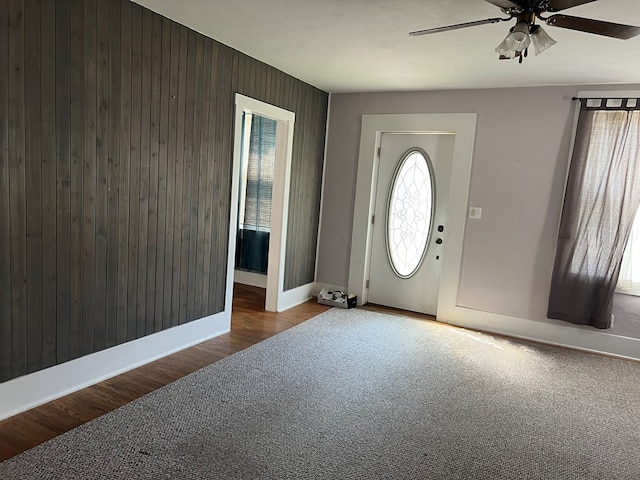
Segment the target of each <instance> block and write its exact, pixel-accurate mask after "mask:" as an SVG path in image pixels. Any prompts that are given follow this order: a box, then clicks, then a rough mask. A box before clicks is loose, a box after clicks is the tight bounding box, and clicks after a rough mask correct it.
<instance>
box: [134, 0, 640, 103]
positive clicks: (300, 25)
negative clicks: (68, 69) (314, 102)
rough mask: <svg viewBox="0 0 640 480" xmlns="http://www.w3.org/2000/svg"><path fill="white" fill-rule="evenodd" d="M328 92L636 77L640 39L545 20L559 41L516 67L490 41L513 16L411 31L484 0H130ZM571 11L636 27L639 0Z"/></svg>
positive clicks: (605, 0)
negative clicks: (442, 30) (465, 25)
mask: <svg viewBox="0 0 640 480" xmlns="http://www.w3.org/2000/svg"><path fill="white" fill-rule="evenodd" d="M136 3H139V4H141V5H143V6H145V7H147V8H149V9H151V10H154V11H156V12H158V13H160V14H162V15H165V16H167V17H169V18H171V19H173V20H176V21H177V22H179V23H182V24H184V25H187V26H189V27H191V28H193V29H194V30H197V31H199V32H201V33H203V34H205V35H207V36H209V37H212V38H214V39H215V40H218V41H219V42H222V43H224V44H226V45H229V46H231V47H233V48H235V49H237V50H240V51H241V52H244V53H246V54H247V55H250V56H252V57H254V58H257V59H259V60H261V61H263V62H265V63H268V64H270V65H273V66H274V67H276V68H279V69H280V70H283V71H285V72H287V73H289V74H290V75H293V76H294V77H297V78H299V79H301V80H304V81H306V82H308V83H310V84H312V85H315V86H317V87H319V88H321V89H323V90H325V91H327V92H334V93H335V92H354V91H357V92H360V91H384V90H441V89H463V88H492V87H515V86H539V85H576V84H600V83H605V84H606V83H640V36H639V37H635V38H633V39H631V40H617V39H610V38H607V37H601V36H597V35H591V34H586V33H580V32H574V31H570V30H565V29H561V28H553V27H545V30H546V31H547V32H548V33H549V34H550V35H551V36H552V37H553V38H554V39H555V40H557V42H558V43H557V45H555V46H553V47H552V48H551V49H549V50H547V51H546V52H544V53H542V54H541V55H540V56H537V57H536V56H534V55H533V54H531V55H530V56H529V57H528V58H527V59H525V61H524V63H523V64H522V65H519V64H518V62H517V61H515V60H509V61H498V59H497V54H496V53H495V52H494V48H495V47H496V46H497V45H498V44H499V43H500V42H501V41H502V40H503V38H504V37H505V36H506V34H507V33H508V29H509V27H510V26H511V25H512V23H515V20H514V21H512V22H511V23H506V22H504V23H497V24H490V25H484V26H479V27H473V28H468V29H463V30H455V31H451V32H445V33H439V34H434V35H427V36H422V37H409V35H408V34H407V33H408V32H409V31H412V30H419V29H423V28H432V27H438V26H443V25H449V24H454V23H462V22H468V21H472V20H479V19H485V18H491V17H499V16H501V12H500V10H499V9H498V8H497V7H495V6H493V5H491V4H489V3H487V2H485V1H483V0H182V1H178V2H176V1H175V0H136ZM563 13H567V14H569V15H575V16H582V17H588V18H596V19H600V20H606V21H610V22H618V23H626V24H631V25H640V5H639V2H638V0H599V1H596V2H593V3H590V4H586V5H581V6H578V7H574V8H572V9H570V10H565V11H564V12H563Z"/></svg>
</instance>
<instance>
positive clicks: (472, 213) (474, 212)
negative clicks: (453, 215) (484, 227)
mask: <svg viewBox="0 0 640 480" xmlns="http://www.w3.org/2000/svg"><path fill="white" fill-rule="evenodd" d="M469 218H474V219H476V220H480V219H481V218H482V208H480V207H470V208H469Z"/></svg>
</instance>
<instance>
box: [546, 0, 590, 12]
mask: <svg viewBox="0 0 640 480" xmlns="http://www.w3.org/2000/svg"><path fill="white" fill-rule="evenodd" d="M595 1H596V0H549V3H548V7H547V9H546V10H547V12H559V11H560V10H566V9H567V8H572V7H577V6H578V5H583V4H585V3H591V2H595Z"/></svg>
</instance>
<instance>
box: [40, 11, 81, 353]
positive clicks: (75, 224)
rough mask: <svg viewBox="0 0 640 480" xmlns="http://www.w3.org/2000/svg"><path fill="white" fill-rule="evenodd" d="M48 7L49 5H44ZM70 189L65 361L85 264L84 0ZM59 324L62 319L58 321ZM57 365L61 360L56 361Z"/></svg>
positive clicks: (74, 61)
mask: <svg viewBox="0 0 640 480" xmlns="http://www.w3.org/2000/svg"><path fill="white" fill-rule="evenodd" d="M46 3H49V2H46ZM70 31H71V99H70V100H71V101H70V103H71V113H70V115H71V127H70V145H71V185H70V187H71V188H70V199H69V207H70V217H71V225H70V229H71V232H70V235H71V242H70V243H71V258H70V260H69V262H70V263H69V269H70V284H71V285H70V287H71V292H70V293H71V298H70V314H69V321H68V324H67V323H65V322H64V321H61V322H58V326H59V328H58V345H60V347H61V351H60V352H58V358H60V356H61V354H62V355H64V356H65V357H67V358H78V357H79V356H80V355H82V323H83V322H82V295H83V293H82V287H83V284H82V280H83V265H82V262H83V260H84V243H83V242H84V235H83V226H84V218H83V214H84V210H83V200H84V197H83V181H84V176H83V171H84V165H83V163H84V160H83V159H84V0H71V28H70ZM61 320H62V319H61ZM58 362H60V360H58Z"/></svg>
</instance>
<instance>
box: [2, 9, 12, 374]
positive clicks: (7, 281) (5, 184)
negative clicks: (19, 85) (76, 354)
mask: <svg viewBox="0 0 640 480" xmlns="http://www.w3.org/2000/svg"><path fill="white" fill-rule="evenodd" d="M8 26H9V4H8V2H2V3H0V292H3V293H2V295H0V382H4V381H5V380H8V379H10V378H11V377H12V373H11V356H12V350H11V338H12V335H11V295H10V294H9V292H11V248H10V246H11V234H10V214H9V211H10V205H11V203H10V198H9V108H8V107H9V75H8V74H6V75H3V74H2V73H1V72H9V28H8Z"/></svg>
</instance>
